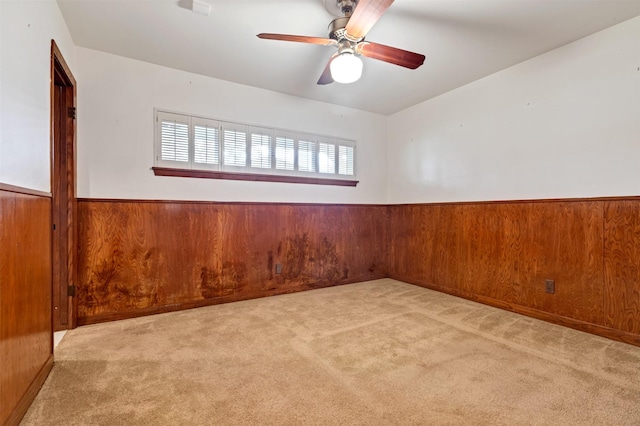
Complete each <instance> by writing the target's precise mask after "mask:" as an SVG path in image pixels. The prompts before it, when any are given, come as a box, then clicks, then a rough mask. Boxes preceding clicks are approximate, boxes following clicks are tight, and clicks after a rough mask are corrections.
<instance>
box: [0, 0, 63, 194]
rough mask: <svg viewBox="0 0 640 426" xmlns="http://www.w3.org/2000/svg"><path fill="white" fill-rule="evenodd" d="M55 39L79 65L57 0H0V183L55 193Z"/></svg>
mask: <svg viewBox="0 0 640 426" xmlns="http://www.w3.org/2000/svg"><path fill="white" fill-rule="evenodd" d="M51 39H54V40H55V41H56V44H57V45H58V47H59V48H60V51H61V52H62V55H63V57H64V59H65V61H66V62H67V64H68V65H69V67H70V68H71V70H72V72H73V70H74V56H75V45H74V44H73V41H72V39H71V35H70V34H69V30H68V29H67V26H66V24H65V22H64V19H63V18H62V14H61V13H60V9H59V8H58V3H56V2H55V1H11V0H0V182H2V183H6V184H11V185H16V186H22V187H25V188H30V189H36V190H40V191H46V192H49V191H50V190H51V182H50V180H51V178H50V173H51V172H50V167H51V159H50V136H49V127H50V87H49V84H50V74H51V67H50V56H51Z"/></svg>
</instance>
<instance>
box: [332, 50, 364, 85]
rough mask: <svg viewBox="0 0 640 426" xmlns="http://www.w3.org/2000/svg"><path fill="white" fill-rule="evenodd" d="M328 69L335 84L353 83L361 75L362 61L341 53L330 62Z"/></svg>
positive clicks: (349, 53)
mask: <svg viewBox="0 0 640 426" xmlns="http://www.w3.org/2000/svg"><path fill="white" fill-rule="evenodd" d="M329 68H330V69H331V77H332V78H333V80H334V81H335V82H337V83H344V84H348V83H353V82H354V81H357V80H358V79H359V78H360V76H361V75H362V60H361V59H360V58H359V57H357V56H356V55H354V54H353V53H351V52H343V53H341V54H340V55H338V56H337V57H336V58H335V59H334V60H333V61H331V65H329Z"/></svg>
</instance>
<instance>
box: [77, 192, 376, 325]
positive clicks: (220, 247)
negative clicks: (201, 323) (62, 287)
mask: <svg viewBox="0 0 640 426" xmlns="http://www.w3.org/2000/svg"><path fill="white" fill-rule="evenodd" d="M78 216H79V241H80V246H79V272H78V274H79V287H78V299H79V300H78V305H79V308H78V322H79V323H80V324H86V323H91V322H98V321H103V320H111V319H117V318H124V317H131V316H136V315H141V314H145V313H152V312H162V311H166V310H172V309H179V308H181V307H192V306H202V305H205V304H213V303H220V302H223V301H231V300H241V299H248V298H254V297H261V296H268V295H271V294H280V293H286V292H293V291H300V290H305V289H310V288H316V287H326V286H331V285H337V284H344V283H350V282H357V281H364V280H369V279H376V278H382V277H385V276H387V262H386V260H387V255H386V251H385V249H386V243H387V232H386V222H387V220H386V219H387V207H386V206H349V205H295V204H234V203H189V202H138V201H98V200H95V201H92V200H81V201H80V202H79V203H78ZM277 264H281V265H282V273H281V274H276V273H275V268H276V265H277Z"/></svg>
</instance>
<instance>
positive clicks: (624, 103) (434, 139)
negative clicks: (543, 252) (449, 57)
mask: <svg viewBox="0 0 640 426" xmlns="http://www.w3.org/2000/svg"><path fill="white" fill-rule="evenodd" d="M426 66H428V64H427V65H426ZM425 84H429V82H425ZM388 153H389V155H388V157H389V160H388V169H389V184H388V201H389V202H390V203H416V202H440V201H442V202H444V201H474V200H509V199H540V198H562V197H597V196H615V195H621V196H622V195H639V194H640V17H639V18H635V19H632V20H630V21H627V22H624V23H621V24H619V25H616V26H614V27H611V28H609V29H606V30H604V31H601V32H599V33H596V34H594V35H592V36H589V37H587V38H584V39H581V40H578V41H576V42H574V43H571V44H568V45H566V46H564V47H561V48H559V49H556V50H554V51H551V52H549V53H546V54H543V55H541V56H538V57H536V58H533V59H530V60H528V61H526V62H523V63H521V64H518V65H516V66H514V67H511V68H508V69H506V70H503V71H501V72H499V73H496V74H493V75H491V76H489V77H486V78H484V79H482V80H478V81H476V82H474V83H471V84H469V85H467V86H464V87H461V88H458V89H456V90H453V91H451V92H449V93H446V94H444V95H441V96H439V97H437V98H434V99H431V100H429V101H426V102H424V103H421V104H418V105H416V106H414V107H411V108H409V109H407V110H404V111H401V112H399V113H397V114H395V115H393V116H390V117H389V119H388Z"/></svg>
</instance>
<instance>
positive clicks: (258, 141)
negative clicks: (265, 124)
mask: <svg viewBox="0 0 640 426" xmlns="http://www.w3.org/2000/svg"><path fill="white" fill-rule="evenodd" d="M271 134H272V132H271V131H270V130H269V129H259V128H252V129H251V167H253V168H258V169H270V168H271V138H272V135H271Z"/></svg>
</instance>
